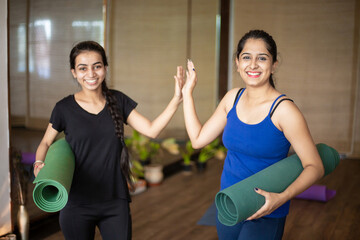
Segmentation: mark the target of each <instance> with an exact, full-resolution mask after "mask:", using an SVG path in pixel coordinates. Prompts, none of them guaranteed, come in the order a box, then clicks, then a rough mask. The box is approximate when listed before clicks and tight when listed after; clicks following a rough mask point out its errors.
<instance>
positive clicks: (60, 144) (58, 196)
mask: <svg viewBox="0 0 360 240" xmlns="http://www.w3.org/2000/svg"><path fill="white" fill-rule="evenodd" d="M74 169H75V157H74V154H73V152H72V150H71V147H70V145H69V144H68V143H67V142H66V140H65V139H63V138H62V139H59V140H57V141H55V142H54V143H53V144H52V145H51V146H50V147H49V150H48V152H47V154H46V157H45V166H44V167H43V168H42V169H41V171H40V172H39V174H38V175H37V177H36V178H35V180H34V183H35V184H36V186H35V188H34V190H33V199H34V202H35V204H36V205H37V206H38V207H39V208H40V209H41V210H43V211H45V212H57V211H60V210H61V209H62V208H63V207H65V205H66V203H67V200H68V194H69V191H70V187H71V182H72V178H73V174H74Z"/></svg>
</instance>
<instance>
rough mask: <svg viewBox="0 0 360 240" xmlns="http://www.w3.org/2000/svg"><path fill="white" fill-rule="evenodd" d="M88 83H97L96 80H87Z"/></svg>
mask: <svg viewBox="0 0 360 240" xmlns="http://www.w3.org/2000/svg"><path fill="white" fill-rule="evenodd" d="M85 81H86V82H88V83H94V82H96V80H85Z"/></svg>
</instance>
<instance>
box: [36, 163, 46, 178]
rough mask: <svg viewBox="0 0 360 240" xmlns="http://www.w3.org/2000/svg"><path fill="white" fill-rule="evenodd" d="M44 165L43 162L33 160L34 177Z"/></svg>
mask: <svg viewBox="0 0 360 240" xmlns="http://www.w3.org/2000/svg"><path fill="white" fill-rule="evenodd" d="M44 166H45V163H44V162H35V163H34V175H35V177H36V176H37V175H38V174H39V172H40V170H41V169H42V168H43V167H44Z"/></svg>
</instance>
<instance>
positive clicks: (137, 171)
mask: <svg viewBox="0 0 360 240" xmlns="http://www.w3.org/2000/svg"><path fill="white" fill-rule="evenodd" d="M131 172H132V176H131V179H132V181H133V183H134V184H133V187H134V188H133V189H131V192H130V194H131V195H136V194H139V193H142V192H144V191H145V190H146V181H145V180H144V167H143V165H141V164H140V162H139V161H138V160H136V159H132V160H131Z"/></svg>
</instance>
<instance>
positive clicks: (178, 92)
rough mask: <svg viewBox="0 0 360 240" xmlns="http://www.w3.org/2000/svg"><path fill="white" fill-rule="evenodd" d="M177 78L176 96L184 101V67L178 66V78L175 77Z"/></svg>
mask: <svg viewBox="0 0 360 240" xmlns="http://www.w3.org/2000/svg"><path fill="white" fill-rule="evenodd" d="M174 78H175V96H176V97H179V99H180V100H181V99H182V92H181V91H182V88H183V86H184V82H185V80H184V78H185V73H184V69H183V67H182V66H178V67H177V71H176V76H174Z"/></svg>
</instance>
